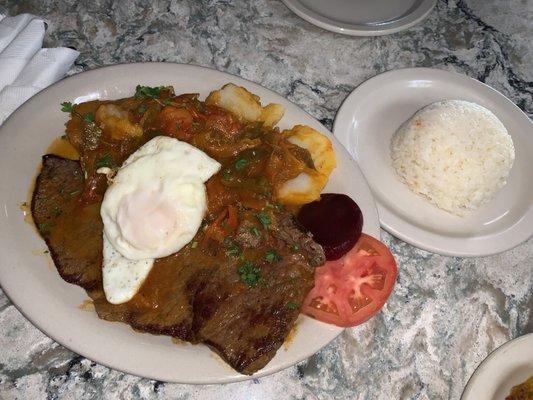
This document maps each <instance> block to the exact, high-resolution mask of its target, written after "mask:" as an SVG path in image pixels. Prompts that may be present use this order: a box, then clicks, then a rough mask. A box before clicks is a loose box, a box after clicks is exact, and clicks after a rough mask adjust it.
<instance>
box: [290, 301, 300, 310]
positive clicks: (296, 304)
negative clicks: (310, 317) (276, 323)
mask: <svg viewBox="0 0 533 400" xmlns="http://www.w3.org/2000/svg"><path fill="white" fill-rule="evenodd" d="M287 308H288V309H289V310H297V309H298V308H300V306H299V305H298V303H297V302H295V301H293V300H291V301H289V302H288V303H287Z"/></svg>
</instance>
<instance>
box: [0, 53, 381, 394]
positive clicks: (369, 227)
mask: <svg viewBox="0 0 533 400" xmlns="http://www.w3.org/2000/svg"><path fill="white" fill-rule="evenodd" d="M130 67H134V68H135V67H140V68H143V69H150V68H151V67H154V68H158V67H162V68H163V67H164V68H176V70H179V69H184V70H198V71H205V72H206V73H215V74H220V75H221V76H224V78H225V82H228V81H232V82H234V83H237V84H241V85H243V86H245V87H247V88H248V89H249V90H251V91H252V92H254V90H259V89H260V90H262V91H264V92H267V93H269V95H271V96H274V97H278V98H279V99H280V100H281V99H283V100H284V101H285V102H287V103H289V104H290V105H291V106H293V107H295V108H297V109H298V113H302V115H304V114H305V115H306V116H307V117H308V118H310V119H312V120H313V123H314V124H315V125H316V126H317V127H319V129H320V130H321V131H322V132H323V133H326V134H327V135H328V136H329V137H330V138H331V139H332V141H333V143H334V146H335V150H336V152H337V154H338V152H339V151H341V152H343V153H345V157H348V158H351V157H350V155H349V154H348V152H347V151H346V150H345V149H344V147H343V146H342V145H341V144H340V143H339V142H338V141H337V139H336V138H335V137H334V136H333V134H332V133H331V132H330V131H329V130H328V129H327V128H325V127H324V126H323V125H322V124H321V123H320V122H319V121H318V120H316V118H314V117H313V116H311V115H310V114H309V113H307V112H306V111H304V110H303V109H301V108H300V107H299V106H298V105H296V104H294V103H292V102H291V101H289V100H288V99H286V98H284V97H283V96H281V95H279V94H278V93H276V92H274V91H272V90H270V89H267V88H265V87H263V86H261V85H259V84H257V83H254V82H252V81H250V80H247V79H244V78H241V77H239V76H236V75H232V74H229V73H227V72H222V71H218V70H215V69H212V68H208V67H202V66H196V65H190V64H180V63H169V62H141V63H124V64H116V65H111V66H104V67H100V68H96V69H92V70H89V71H85V72H83V73H80V74H76V75H73V76H70V77H67V78H65V79H63V80H61V81H59V82H57V83H55V84H53V85H51V86H49V87H48V88H46V89H44V90H42V91H41V92H40V93H38V94H37V95H35V96H34V97H32V98H30V99H29V100H27V101H26V102H25V103H24V104H23V105H21V106H20V107H19V108H18V109H17V110H16V111H15V112H14V113H13V114H12V115H11V116H10V117H9V118H8V119H7V120H6V121H5V122H4V124H3V125H2V127H0V142H2V141H3V140H2V139H4V136H8V134H7V133H5V132H6V131H7V129H2V128H5V127H6V126H7V127H11V126H10V121H11V120H13V119H14V117H15V116H16V115H18V114H19V113H20V110H23V109H24V108H25V107H26V106H27V105H28V104H32V103H35V102H37V101H40V100H41V99H43V98H46V95H47V93H48V92H50V91H52V90H55V88H57V87H60V86H62V85H65V82H71V81H73V80H76V79H78V78H79V77H80V75H84V76H85V77H88V76H90V75H91V74H94V75H96V74H100V73H102V72H103V71H109V72H111V71H115V70H119V71H120V70H125V71H124V73H127V72H128V71H127V69H128V68H130ZM181 72H183V71H181ZM128 79H129V78H128ZM131 80H132V81H135V82H137V83H145V82H142V80H143V78H141V77H132V78H131ZM162 83H163V82H162ZM145 84H146V83H145ZM286 111H287V110H286ZM58 136H59V135H58ZM4 140H5V139H4ZM0 150H1V147H0ZM0 153H1V151H0ZM38 164H39V161H38V160H35V166H37V165H38ZM351 165H352V166H355V167H356V168H357V170H358V171H359V173H360V176H361V178H362V180H363V182H364V183H365V184H366V180H365V178H364V176H363V174H362V173H361V171H360V170H359V168H358V166H357V163H355V162H353V163H351ZM362 190H363V192H365V191H366V192H367V193H363V196H365V197H368V196H369V198H370V199H372V204H371V205H370V204H366V207H367V211H366V213H365V226H364V227H363V230H364V231H365V232H366V233H368V234H370V235H373V236H375V237H378V238H379V236H380V232H379V219H378V216H377V208H376V205H375V202H374V201H373V196H372V194H371V192H370V188H369V187H368V184H366V187H365V188H363V189H362ZM23 200H24V199H21V201H23ZM0 231H1V229H0ZM0 233H2V232H0ZM34 234H35V235H37V234H36V233H34ZM0 245H3V243H0ZM43 245H44V242H43ZM4 257H5V255H4V254H3V253H0V261H1V264H0V265H1V266H2V268H0V284H1V286H2V289H3V290H4V292H5V294H6V295H7V296H8V298H9V299H10V300H11V301H12V303H13V305H14V306H15V307H16V308H17V309H18V310H19V311H20V312H21V313H22V314H23V315H24V317H25V318H27V319H28V320H29V321H30V322H32V324H34V325H35V326H36V327H37V328H38V329H39V330H41V332H43V333H44V334H45V335H47V336H49V337H51V338H52V339H53V340H55V341H56V342H58V343H60V344H61V345H63V346H65V347H66V348H68V349H70V350H72V351H74V352H75V353H77V354H80V355H82V356H84V357H86V358H88V359H91V360H93V361H96V362H98V363H99V364H102V365H105V366H107V367H109V368H112V369H115V370H118V371H122V372H126V373H128V374H132V375H135V376H140V377H145V378H149V379H155V380H161V381H165V382H175V383H186V384H213V383H230V382H238V381H244V380H249V379H254V378H259V377H262V376H266V375H270V374H273V373H276V372H278V371H281V370H283V369H285V368H288V367H290V366H292V365H295V364H297V363H298V362H301V361H303V360H305V359H306V358H308V357H310V356H311V355H312V354H314V353H315V352H317V351H319V350H320V349H321V348H322V347H324V346H326V345H327V344H329V343H330V342H331V341H332V340H334V339H335V338H336V337H337V336H338V335H339V334H340V333H342V332H343V330H344V329H342V328H338V327H333V326H330V325H326V324H323V323H320V322H318V321H314V322H316V323H317V324H319V325H320V326H323V327H326V328H325V329H328V330H329V331H334V336H332V337H331V338H330V340H329V341H328V342H325V343H323V345H321V346H320V348H316V349H314V350H313V351H310V352H308V353H306V354H301V355H300V356H299V357H298V358H296V359H294V360H291V361H290V362H284V363H282V364H279V365H276V366H275V367H272V366H271V363H269V364H268V365H267V366H266V367H264V368H263V369H262V370H260V371H258V372H257V373H255V374H253V375H251V376H247V375H241V374H238V373H236V372H235V371H233V370H231V373H230V374H228V375H229V377H224V378H216V379H212V378H210V377H198V378H195V379H181V378H179V377H170V378H169V377H168V376H164V377H163V376H161V375H159V374H158V373H145V372H143V371H142V367H141V368H140V370H139V368H137V367H130V366H124V365H119V363H117V362H115V361H114V360H112V359H107V358H102V357H95V356H94V355H92V354H90V352H87V351H85V350H84V348H83V345H82V346H80V345H79V344H77V343H73V342H68V341H66V340H65V339H64V337H63V336H62V335H60V334H58V333H57V332H54V330H53V329H51V328H50V325H49V324H46V325H47V327H44V325H45V324H43V323H42V321H43V320H42V319H41V318H42V316H39V315H36V314H34V313H33V312H32V311H31V310H29V309H27V308H25V307H22V306H20V299H21V298H23V297H24V296H25V295H24V294H22V295H21V294H20V293H16V292H15V291H14V290H12V287H13V288H14V286H12V284H11V283H12V282H11V281H10V279H9V277H8V274H7V272H6V271H4V265H6V264H7V262H8V261H9V260H6V259H5V258H4ZM52 273H53V274H55V277H54V278H55V279H58V280H59V281H61V283H62V284H67V283H66V282H64V281H62V280H61V278H60V277H59V276H58V275H57V272H56V271H55V268H54V270H53V272H52ZM67 285H70V284H67ZM71 286H73V285H71ZM78 289H80V290H82V289H81V288H78ZM93 313H94V312H93ZM303 318H307V317H303ZM98 321H99V322H103V323H105V324H109V322H107V321H103V320H98ZM126 327H127V328H128V329H131V328H130V327H128V326H126ZM141 335H142V334H141ZM289 346H290V345H289ZM280 351H281V349H280ZM217 362H222V361H221V360H220V361H218V360H217ZM224 367H225V368H229V367H228V366H227V365H224ZM230 369H231V368H230Z"/></svg>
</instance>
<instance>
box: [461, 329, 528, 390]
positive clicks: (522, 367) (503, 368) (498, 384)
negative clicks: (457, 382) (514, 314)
mask: <svg viewBox="0 0 533 400" xmlns="http://www.w3.org/2000/svg"><path fill="white" fill-rule="evenodd" d="M532 375H533V333H529V334H527V335H524V336H520V337H518V338H516V339H513V340H511V341H510V342H507V343H505V344H503V345H501V346H500V347H498V348H497V349H496V350H494V351H493V352H492V353H490V354H489V355H488V357H487V358H485V360H483V362H482V363H481V364H479V366H478V367H477V368H476V370H475V371H474V373H473V374H472V376H471V377H470V379H469V380H468V383H467V384H466V387H465V390H464V391H463V395H462V396H461V400H479V399H483V400H503V399H505V398H506V397H507V396H508V395H509V393H510V392H511V389H512V387H513V386H516V385H519V384H520V383H522V382H524V381H525V380H526V379H528V378H529V377H530V376H532Z"/></svg>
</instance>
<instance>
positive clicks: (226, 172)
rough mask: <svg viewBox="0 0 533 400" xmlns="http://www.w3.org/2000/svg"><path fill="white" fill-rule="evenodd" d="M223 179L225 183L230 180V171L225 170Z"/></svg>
mask: <svg viewBox="0 0 533 400" xmlns="http://www.w3.org/2000/svg"><path fill="white" fill-rule="evenodd" d="M223 178H224V180H225V181H229V180H230V179H231V169H229V168H226V169H225V170H224V173H223Z"/></svg>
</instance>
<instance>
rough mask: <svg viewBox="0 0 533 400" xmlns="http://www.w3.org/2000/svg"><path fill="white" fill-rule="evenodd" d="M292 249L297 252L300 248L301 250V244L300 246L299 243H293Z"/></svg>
mask: <svg viewBox="0 0 533 400" xmlns="http://www.w3.org/2000/svg"><path fill="white" fill-rule="evenodd" d="M291 250H292V251H293V252H294V253H295V252H297V251H298V250H300V246H298V245H297V244H293V245H292V246H291Z"/></svg>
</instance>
